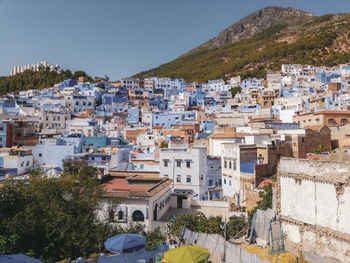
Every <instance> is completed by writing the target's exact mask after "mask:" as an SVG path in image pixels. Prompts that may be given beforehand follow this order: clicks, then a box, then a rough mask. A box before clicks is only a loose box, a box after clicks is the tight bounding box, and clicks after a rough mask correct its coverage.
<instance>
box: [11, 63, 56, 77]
mask: <svg viewBox="0 0 350 263" xmlns="http://www.w3.org/2000/svg"><path fill="white" fill-rule="evenodd" d="M44 68H49V69H50V71H52V70H58V68H59V66H58V65H57V64H56V65H54V64H51V63H49V62H47V61H40V62H38V63H36V64H27V65H25V66H15V67H14V68H13V69H12V70H11V72H10V76H14V75H16V74H18V73H23V72H24V71H26V70H32V71H39V70H40V69H44Z"/></svg>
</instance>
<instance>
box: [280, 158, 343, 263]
mask: <svg viewBox="0 0 350 263" xmlns="http://www.w3.org/2000/svg"><path fill="white" fill-rule="evenodd" d="M279 168H280V169H279V191H277V195H278V202H277V211H278V215H279V216H280V217H281V219H282V222H283V230H284V232H285V234H286V248H287V249H289V250H293V251H295V252H302V253H314V254H316V255H318V256H321V257H325V258H327V259H331V260H338V261H340V262H350V224H349V218H350V185H349V182H348V180H347V179H348V174H349V172H350V163H348V162H325V161H315V160H303V159H290V158H282V160H281V162H280V167H279Z"/></svg>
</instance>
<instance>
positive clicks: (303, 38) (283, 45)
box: [134, 7, 350, 81]
mask: <svg viewBox="0 0 350 263" xmlns="http://www.w3.org/2000/svg"><path fill="white" fill-rule="evenodd" d="M267 9H269V8H267ZM270 9H272V10H273V11H274V12H282V11H283V14H284V15H283V16H275V17H277V18H276V19H275V20H274V21H272V22H271V21H270V23H269V24H271V26H270V27H269V28H267V29H264V30H262V31H261V30H260V31H259V30H258V29H257V26H256V24H259V22H256V21H259V19H263V17H262V15H261V13H260V12H259V11H258V12H256V13H254V14H255V16H256V17H253V18H252V17H251V16H250V24H249V25H243V24H241V26H242V28H245V27H249V26H250V28H252V27H254V30H253V31H252V30H250V31H249V32H251V34H248V35H245V36H244V37H242V38H241V39H240V40H237V39H235V38H234V37H231V38H230V37H227V34H226V42H225V41H222V40H219V39H220V38H219V36H220V35H222V33H220V34H219V36H218V37H217V38H216V40H215V39H214V40H215V41H214V40H210V41H208V42H207V43H205V44H203V45H201V46H199V47H198V48H195V49H194V50H192V51H190V52H189V53H187V54H185V55H182V56H180V57H179V58H177V59H175V60H173V61H171V62H169V63H166V64H163V65H160V66H159V67H157V68H154V69H151V70H149V71H144V72H141V73H139V74H136V75H134V77H138V78H144V77H150V76H158V77H170V78H184V79H185V80H187V81H208V80H210V79H219V78H228V77H231V76H234V75H237V74H240V75H241V76H242V77H244V78H246V77H263V76H265V74H266V70H279V69H280V67H281V65H282V64H285V63H299V64H310V65H317V66H321V65H325V66H335V65H338V64H342V63H348V62H349V61H350V33H349V32H350V15H349V14H337V15H329V14H327V15H324V16H320V17H315V16H312V15H310V13H305V15H303V13H298V14H297V15H296V16H286V15H285V13H286V9H284V8H277V9H276V8H275V7H273V8H270ZM281 10H282V11H281ZM270 11H271V10H270ZM287 11H288V10H287ZM291 12H295V9H292V11H291ZM263 13H264V12H263ZM259 14H260V15H259ZM243 20H244V19H243ZM241 21H242V20H241ZM251 21H253V22H251ZM254 21H255V22H254ZM252 23H255V24H254V25H252ZM235 25H237V24H235ZM231 27H232V26H231ZM225 31H226V30H224V31H223V32H225ZM231 31H232V30H231ZM231 31H230V32H231ZM231 33H232V32H231ZM222 37H224V38H225V36H221V38H222ZM218 38H219V39H218ZM210 43H211V44H210ZM213 46H215V47H213Z"/></svg>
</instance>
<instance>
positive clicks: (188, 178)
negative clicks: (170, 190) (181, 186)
mask: <svg viewBox="0 0 350 263" xmlns="http://www.w3.org/2000/svg"><path fill="white" fill-rule="evenodd" d="M186 182H187V183H190V182H191V175H187V178H186Z"/></svg>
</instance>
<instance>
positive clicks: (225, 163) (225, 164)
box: [224, 160, 227, 168]
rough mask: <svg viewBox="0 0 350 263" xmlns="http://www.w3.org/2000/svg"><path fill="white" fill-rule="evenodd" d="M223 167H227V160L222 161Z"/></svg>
mask: <svg viewBox="0 0 350 263" xmlns="http://www.w3.org/2000/svg"><path fill="white" fill-rule="evenodd" d="M224 168H227V161H226V160H225V161H224Z"/></svg>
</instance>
